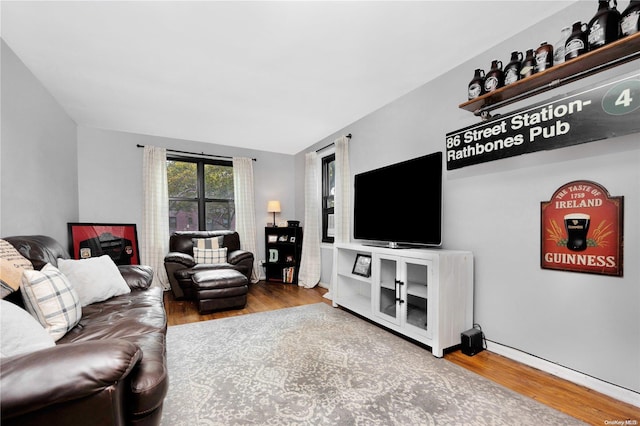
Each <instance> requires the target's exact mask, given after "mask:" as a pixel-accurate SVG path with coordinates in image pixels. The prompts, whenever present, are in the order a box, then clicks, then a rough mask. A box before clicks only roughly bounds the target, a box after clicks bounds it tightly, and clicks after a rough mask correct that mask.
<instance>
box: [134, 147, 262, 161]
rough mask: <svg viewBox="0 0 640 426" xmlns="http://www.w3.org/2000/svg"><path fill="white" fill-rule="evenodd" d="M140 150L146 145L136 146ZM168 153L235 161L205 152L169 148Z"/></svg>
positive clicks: (226, 156) (224, 156) (225, 156)
mask: <svg viewBox="0 0 640 426" xmlns="http://www.w3.org/2000/svg"><path fill="white" fill-rule="evenodd" d="M136 146H137V147H138V148H144V145H140V144H137V145H136ZM167 152H173V153H175V154H189V155H202V156H204V157H214V158H231V159H233V157H229V156H228V155H214V154H205V153H204V152H189V151H180V150H177V149H169V148H167ZM252 160H253V161H258V160H256V159H255V158H252Z"/></svg>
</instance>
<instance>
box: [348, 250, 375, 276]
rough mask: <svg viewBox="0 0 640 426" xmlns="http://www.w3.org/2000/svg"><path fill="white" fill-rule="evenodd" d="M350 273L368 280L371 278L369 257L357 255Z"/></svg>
mask: <svg viewBox="0 0 640 426" xmlns="http://www.w3.org/2000/svg"><path fill="white" fill-rule="evenodd" d="M351 273H352V274H354V275H360V276H362V277H366V278H369V277H370V276H371V256H369V255H366V254H360V253H358V254H357V255H356V261H355V262H354V263H353V271H352V272H351Z"/></svg>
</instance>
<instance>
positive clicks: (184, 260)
mask: <svg viewBox="0 0 640 426" xmlns="http://www.w3.org/2000/svg"><path fill="white" fill-rule="evenodd" d="M164 263H177V264H180V265H183V266H184V267H185V268H191V267H192V266H194V265H195V264H196V260H195V259H194V258H193V256H190V255H188V254H185V253H180V252H178V251H173V252H170V253H168V254H167V255H166V256H165V257H164Z"/></svg>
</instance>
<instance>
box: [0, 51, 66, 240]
mask: <svg viewBox="0 0 640 426" xmlns="http://www.w3.org/2000/svg"><path fill="white" fill-rule="evenodd" d="M1 43H2V44H1V52H0V54H1V55H2V61H1V62H2V133H1V138H0V139H1V146H0V150H1V151H0V152H1V156H0V157H1V163H0V168H1V171H0V173H1V175H0V211H1V215H0V235H2V236H11V235H33V234H45V235H49V236H52V237H54V238H55V239H57V240H58V241H59V242H61V243H62V244H63V245H66V241H67V222H74V221H76V220H77V217H78V216H77V215H78V180H77V174H76V164H77V157H76V125H75V123H74V122H73V120H71V118H69V116H68V115H67V114H66V112H65V111H64V110H63V109H62V108H61V107H60V105H58V103H57V102H56V100H55V99H54V98H53V97H52V96H51V95H50V94H49V92H47V90H46V89H45V88H44V87H43V86H42V84H41V83H40V82H39V81H38V80H37V79H36V78H35V76H34V75H33V74H32V73H31V72H30V71H29V70H28V69H27V67H26V66H25V65H24V64H23V63H22V61H21V60H20V59H19V58H18V57H17V56H16V55H15V53H14V52H13V51H12V50H11V48H10V47H9V46H8V45H7V44H6V43H5V42H4V40H2V42H1Z"/></svg>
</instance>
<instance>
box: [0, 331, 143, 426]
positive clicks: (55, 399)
mask: <svg viewBox="0 0 640 426" xmlns="http://www.w3.org/2000/svg"><path fill="white" fill-rule="evenodd" d="M141 357H142V351H141V350H140V348H139V347H138V346H137V345H135V344H133V343H130V342H127V341H125V340H121V339H106V340H99V341H89V342H78V343H69V344H61V345H57V346H54V347H52V348H48V349H43V350H40V351H36V352H32V353H29V354H23V355H16V356H13V357H8V358H4V359H3V360H2V370H1V371H0V383H1V386H2V389H1V392H2V419H3V420H5V419H7V418H11V417H16V416H20V415H23V414H25V413H30V412H35V411H37V410H40V409H42V408H45V407H48V406H52V405H54V404H60V403H67V402H69V401H73V400H78V399H80V398H85V397H88V396H91V395H93V394H96V393H98V392H100V391H102V390H104V389H106V388H109V387H117V386H119V385H120V384H121V383H122V382H123V380H124V379H125V378H126V377H127V376H128V375H129V373H130V372H131V370H132V369H133V367H134V366H135V365H136V364H137V363H138V361H139V360H140V358H141Z"/></svg>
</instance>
